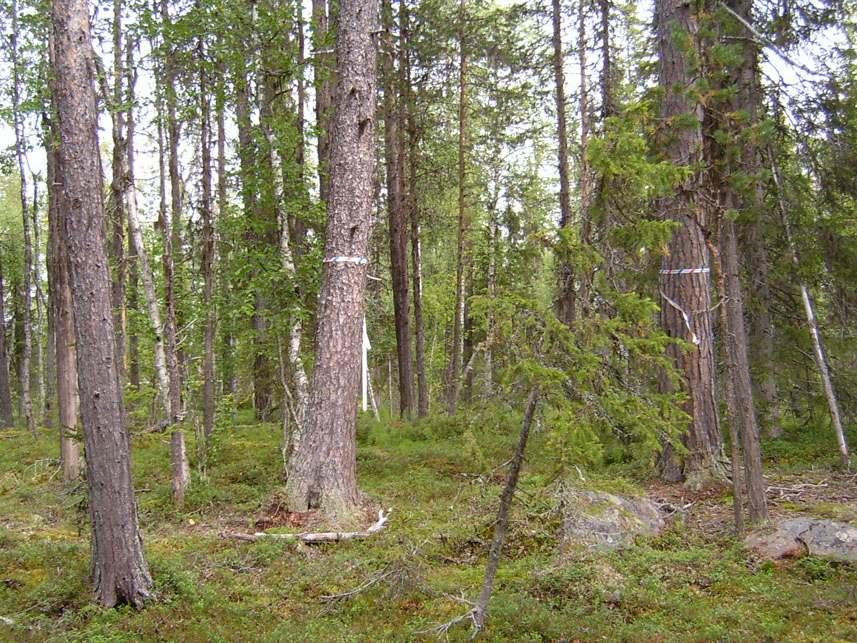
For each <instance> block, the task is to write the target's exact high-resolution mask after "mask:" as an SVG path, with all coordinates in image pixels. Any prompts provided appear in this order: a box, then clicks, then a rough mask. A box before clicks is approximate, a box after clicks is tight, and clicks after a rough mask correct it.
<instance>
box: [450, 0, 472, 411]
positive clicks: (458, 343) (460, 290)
mask: <svg viewBox="0 0 857 643" xmlns="http://www.w3.org/2000/svg"><path fill="white" fill-rule="evenodd" d="M464 21H465V0H459V5H458V23H459V24H458V46H459V62H458V244H457V248H456V255H455V308H454V310H453V319H452V346H451V350H450V354H449V365H448V366H447V369H446V385H447V391H446V411H447V413H449V414H450V415H452V414H454V413H455V409H456V406H457V405H458V393H459V391H460V389H461V368H462V366H463V362H464V303H465V302H464V299H465V292H466V284H465V274H464V273H465V266H466V263H467V258H466V256H465V255H466V252H467V237H468V233H469V230H470V219H469V215H468V212H467V204H466V198H467V186H466V185H465V180H466V177H467V172H466V163H467V159H466V154H467V49H466V46H465V40H464V39H465V24H464Z"/></svg>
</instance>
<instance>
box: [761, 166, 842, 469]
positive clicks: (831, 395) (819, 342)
mask: <svg viewBox="0 0 857 643" xmlns="http://www.w3.org/2000/svg"><path fill="white" fill-rule="evenodd" d="M771 174H772V176H773V179H774V185H775V187H776V189H777V205H778V207H779V210H780V217H781V219H782V222H783V227H784V229H785V232H786V240H787V241H788V244H789V250H790V251H791V256H792V263H793V264H794V266H795V268H796V269H797V271H798V272H799V268H800V254H799V253H798V250H797V245H796V244H795V240H794V237H793V236H792V231H791V224H790V223H789V218H788V214H787V212H786V201H785V196H784V195H783V186H782V183H781V182H780V176H779V172H778V171H777V166H776V163H775V162H774V159H773V155H771ZM800 296H801V301H802V302H803V308H804V312H805V314H806V322H807V326H809V334H810V338H811V339H812V349H813V351H812V355H813V357H814V358H815V364H816V367H817V368H818V374H819V376H820V377H821V385H822V387H823V388H824V396H825V397H826V398H827V406H828V409H829V410H830V422H831V424H832V425H833V432H834V434H835V435H836V443H837V446H838V448H839V464H840V466H841V467H842V469H843V470H845V471H847V470H848V468H849V464H850V456H849V451H848V443H847V442H846V440H845V432H844V431H843V429H842V414H841V413H840V411H839V401H838V400H837V399H836V391H835V390H834V388H833V380H832V379H831V378H830V367H829V366H828V364H827V355H826V354H825V351H824V340H823V339H822V337H821V332H820V331H819V328H818V317H817V315H816V313H815V305H814V303H813V301H812V296H811V295H810V293H809V289H808V288H807V287H806V284H805V283H803V282H801V283H800Z"/></svg>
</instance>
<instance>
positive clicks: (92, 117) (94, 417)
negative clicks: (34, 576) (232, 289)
mask: <svg viewBox="0 0 857 643" xmlns="http://www.w3.org/2000/svg"><path fill="white" fill-rule="evenodd" d="M52 23H53V31H54V37H55V54H56V55H55V59H54V64H55V68H54V69H53V78H54V81H53V89H54V99H55V104H56V112H57V117H58V123H59V137H58V141H59V172H58V177H57V178H58V179H59V181H58V182H59V183H61V187H60V192H59V195H60V204H59V205H60V207H59V212H60V218H61V224H62V225H60V226H58V228H59V230H61V231H62V232H64V234H65V240H66V243H67V249H68V269H69V280H70V282H71V295H72V297H71V300H72V306H73V311H74V327H75V339H76V349H77V367H78V382H79V384H80V400H81V415H82V417H83V429H84V440H85V443H86V455H87V461H86V463H87V484H88V488H89V509H90V512H89V513H90V520H91V525H92V539H91V543H92V545H91V546H92V568H91V569H92V584H93V591H94V594H95V599H96V601H97V602H98V603H99V604H101V605H103V606H106V607H112V606H113V605H116V604H117V603H123V602H124V603H130V604H131V605H134V606H139V605H141V604H142V603H143V602H145V600H146V599H147V598H148V597H149V596H150V594H151V589H152V579H151V577H150V576H149V571H148V568H147V567H146V562H145V561H144V559H143V546H142V540H141V537H140V531H139V529H138V528H137V507H136V502H135V499H134V487H133V484H132V482H131V457H130V445H129V441H128V434H127V432H126V428H125V413H124V409H123V403H122V391H121V389H120V387H119V378H118V373H117V370H116V363H115V361H114V359H115V352H114V342H115V339H116V337H115V334H114V329H113V315H112V309H111V305H110V287H109V275H108V273H107V256H106V254H105V251H104V241H105V240H104V232H103V224H104V206H103V203H102V201H101V194H102V185H101V162H100V159H99V152H98V138H97V131H98V130H97V124H98V123H97V121H98V116H97V112H96V107H95V91H94V87H93V77H92V67H93V65H92V61H91V60H90V56H91V45H90V42H91V40H90V33H89V7H88V6H87V3H86V2H85V0H54V1H53V2H52Z"/></svg>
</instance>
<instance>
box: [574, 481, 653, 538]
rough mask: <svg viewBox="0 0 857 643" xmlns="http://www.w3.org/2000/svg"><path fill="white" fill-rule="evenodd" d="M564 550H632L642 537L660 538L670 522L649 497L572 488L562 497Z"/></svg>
mask: <svg viewBox="0 0 857 643" xmlns="http://www.w3.org/2000/svg"><path fill="white" fill-rule="evenodd" d="M562 516H563V517H562V527H561V529H560V546H561V547H562V549H563V550H564V551H565V550H568V549H574V548H576V547H583V548H585V549H590V550H611V549H620V548H623V547H629V546H631V545H633V544H634V541H635V540H636V538H637V537H638V536H649V537H650V536H656V535H658V534H659V533H660V532H661V531H662V530H663V529H664V527H665V525H666V523H665V522H664V518H663V516H662V515H661V512H660V510H659V509H658V506H657V505H656V504H655V503H654V502H652V501H651V500H649V499H648V498H645V497H642V498H626V497H623V496H616V495H614V494H612V493H607V492H605V491H588V490H581V489H571V490H568V491H566V492H565V493H564V494H563V496H562Z"/></svg>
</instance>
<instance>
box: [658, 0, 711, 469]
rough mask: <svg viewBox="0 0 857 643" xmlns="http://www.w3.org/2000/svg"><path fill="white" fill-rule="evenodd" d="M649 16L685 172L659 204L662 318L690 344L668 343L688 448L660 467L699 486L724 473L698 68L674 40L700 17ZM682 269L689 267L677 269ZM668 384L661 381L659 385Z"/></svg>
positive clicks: (683, 12) (662, 7) (671, 130)
mask: <svg viewBox="0 0 857 643" xmlns="http://www.w3.org/2000/svg"><path fill="white" fill-rule="evenodd" d="M655 18H656V21H657V45H658V58H659V65H658V70H659V83H660V86H661V87H662V88H663V91H664V94H663V98H662V102H661V108H660V116H661V120H662V121H663V122H664V123H665V124H666V126H665V132H664V137H663V140H662V143H661V149H662V150H663V153H664V155H665V157H666V158H667V159H669V160H670V161H672V163H674V164H675V165H676V166H678V167H682V168H688V170H689V171H690V172H689V175H688V177H687V178H686V179H684V180H683V181H682V182H681V183H680V184H679V185H678V186H676V188H675V189H674V191H673V193H672V194H671V195H669V196H667V197H664V198H662V199H660V201H659V203H658V208H659V210H660V214H661V216H662V217H663V218H664V219H667V220H670V221H674V222H676V224H677V226H678V227H677V230H676V231H675V233H674V234H673V237H672V239H671V240H670V243H669V248H668V254H667V256H666V257H665V258H664V260H663V262H662V264H661V274H660V290H661V296H662V297H661V298H662V303H661V323H662V325H663V327H664V330H665V331H666V332H667V333H668V334H669V335H670V336H671V337H677V338H681V339H683V340H685V341H688V342H689V343H690V344H691V347H690V348H689V349H685V348H679V347H677V346H671V347H670V348H669V349H668V353H669V355H670V356H671V357H672V358H673V359H674V361H675V363H676V367H677V368H678V370H679V372H680V373H681V374H682V376H683V379H684V381H685V383H686V385H687V394H688V400H687V402H686V403H685V406H684V410H685V411H686V412H687V414H688V415H689V416H690V426H689V427H688V431H687V433H686V434H685V435H684V436H683V441H684V443H685V445H686V446H687V449H688V454H687V456H686V457H685V458H684V461H683V462H678V461H677V460H676V456H675V454H674V453H673V451H672V449H670V448H669V447H668V446H667V447H666V448H665V449H664V452H663V453H662V457H661V463H660V469H661V475H662V477H664V479H666V480H668V481H678V480H681V479H685V480H687V481H688V482H690V483H691V484H701V483H703V482H704V481H705V480H706V479H710V478H715V479H722V478H723V472H722V468H721V465H720V463H719V456H720V453H721V448H722V441H721V437H720V430H719V428H718V422H717V406H716V403H715V392H714V350H713V341H712V328H711V312H710V309H711V298H710V292H709V288H710V285H709V274H708V270H709V264H708V252H707V248H706V241H705V225H706V223H707V222H706V221H705V220H704V213H703V212H702V210H701V208H700V207H699V205H700V204H699V203H698V199H699V194H700V191H701V185H700V177H699V173H698V170H697V168H698V167H700V165H701V155H702V130H701V123H702V109H701V107H700V106H699V105H698V104H697V103H696V102H695V100H694V99H692V98H691V97H690V96H689V95H688V93H687V91H688V90H687V88H689V87H690V86H691V85H692V84H693V81H694V78H695V75H696V73H697V72H696V69H695V63H694V62H693V56H692V52H689V51H686V49H687V43H686V42H679V41H678V40H680V39H679V38H677V36H678V34H679V33H681V34H682V36H683V37H682V38H681V40H684V36H686V38H687V39H689V41H690V42H692V43H694V42H696V39H697V31H698V22H697V21H698V15H697V9H696V8H695V5H692V4H689V3H686V2H684V1H683V0H658V1H657V3H656V6H655ZM694 46H695V45H694ZM681 270H692V271H695V272H687V273H682V272H677V271H681ZM666 386H667V385H666V382H662V387H666Z"/></svg>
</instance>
